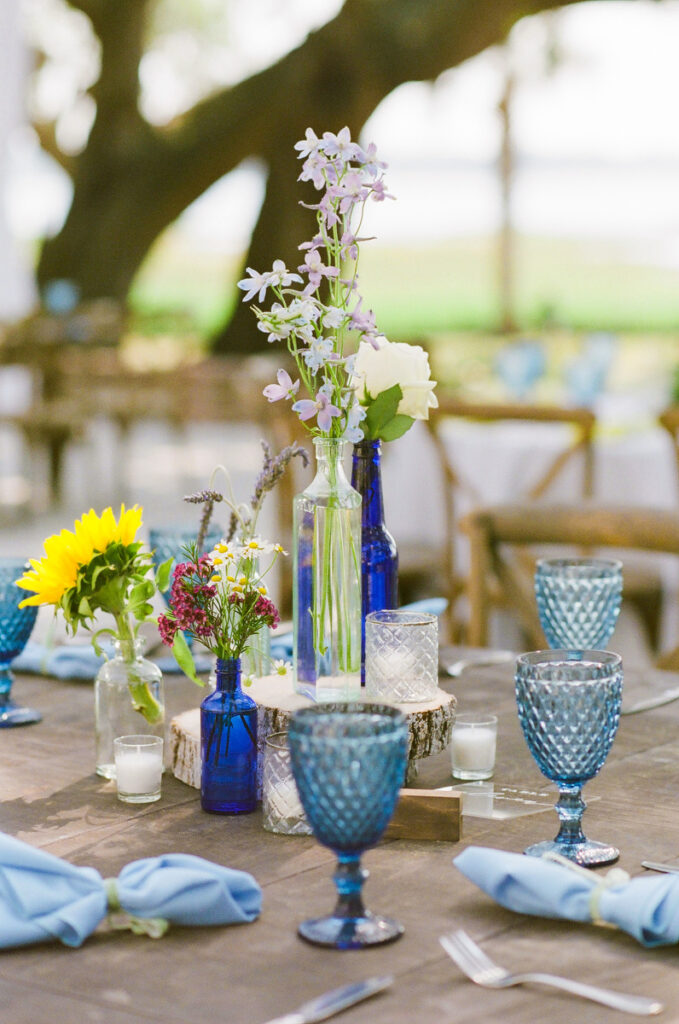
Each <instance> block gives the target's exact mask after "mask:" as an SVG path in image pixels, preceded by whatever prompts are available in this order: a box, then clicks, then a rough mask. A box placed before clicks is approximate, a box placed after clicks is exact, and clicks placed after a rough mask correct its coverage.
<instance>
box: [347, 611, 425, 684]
mask: <svg viewBox="0 0 679 1024" xmlns="http://www.w3.org/2000/svg"><path fill="white" fill-rule="evenodd" d="M438 630H439V624H438V618H437V617H436V615H430V614H429V613H427V612H414V611H407V610H405V609H384V610H382V611H377V612H370V614H369V615H367V616H366V620H365V687H366V695H367V696H368V697H369V698H370V700H374V701H386V702H387V703H390V704H408V703H414V702H418V703H422V702H426V701H430V700H434V698H435V697H436V693H437V690H438V666H439V643H438V640H439V636H438Z"/></svg>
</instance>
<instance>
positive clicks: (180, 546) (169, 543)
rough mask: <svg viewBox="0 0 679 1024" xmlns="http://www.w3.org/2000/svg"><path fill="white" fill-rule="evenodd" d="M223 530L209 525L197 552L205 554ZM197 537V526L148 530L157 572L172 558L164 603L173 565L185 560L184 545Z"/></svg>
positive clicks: (152, 528) (215, 542) (220, 536)
mask: <svg viewBox="0 0 679 1024" xmlns="http://www.w3.org/2000/svg"><path fill="white" fill-rule="evenodd" d="M222 536H223V532H222V529H221V527H220V526H216V525H213V526H210V528H209V529H208V531H207V534H206V535H205V543H204V544H203V548H202V550H201V551H200V552H199V553H200V554H201V555H202V554H205V552H206V551H211V550H212V548H213V547H214V546H215V544H218V543H219V541H220V540H221V539H222ZM197 537H198V527H197V526H152V527H151V528H150V530H149V547H150V548H151V558H152V560H153V568H154V570H155V571H156V572H158V568H159V567H160V566H161V565H162V564H163V562H167V560H168V558H171V559H172V566H171V568H170V586H169V588H168V589H167V590H166V591H165V592H164V594H163V599H164V601H165V603H166V604H169V602H170V592H171V589H172V574H173V572H174V570H175V567H176V566H177V565H178V564H180V563H181V562H185V561H186V559H187V557H188V556H187V554H186V550H185V549H186V546H187V545H188V544H193V543H195V541H196V539H197ZM184 636H185V638H186V642H187V643H188V644H189V646H191V644H192V643H193V639H192V637H190V636H188V634H186V633H185V634H184Z"/></svg>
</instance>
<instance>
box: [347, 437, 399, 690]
mask: <svg viewBox="0 0 679 1024" xmlns="http://www.w3.org/2000/svg"><path fill="white" fill-rule="evenodd" d="M380 466H381V443H380V442H379V441H361V442H359V444H355V445H354V451H353V458H352V464H351V486H352V487H355V488H356V490H357V491H358V493H359V494H360V495H361V498H362V499H363V504H362V505H361V605H362V613H361V686H365V619H366V616H367V615H369V614H370V612H379V611H382V610H383V609H385V608H398V552H397V550H396V542H395V541H394V538H393V537H392V536H391V534H390V533H389V531H388V530H387V528H386V526H385V523H384V499H383V498H382V475H381V470H380Z"/></svg>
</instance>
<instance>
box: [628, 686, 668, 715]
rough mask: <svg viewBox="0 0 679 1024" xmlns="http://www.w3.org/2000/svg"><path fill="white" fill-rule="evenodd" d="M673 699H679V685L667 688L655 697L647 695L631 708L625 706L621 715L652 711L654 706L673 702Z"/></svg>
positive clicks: (659, 706)
mask: <svg viewBox="0 0 679 1024" xmlns="http://www.w3.org/2000/svg"><path fill="white" fill-rule="evenodd" d="M673 700H679V687H677V688H675V689H673V690H665V691H664V692H663V693H658V694H656V696H655V697H647V698H646V699H645V700H640V701H637V703H636V704H632V706H631V707H629V708H623V709H622V711H621V712H620V714H621V715H636V713H637V712H638V711H651V710H652V709H653V708H661V707H662V706H663V704H671V703H672V701H673Z"/></svg>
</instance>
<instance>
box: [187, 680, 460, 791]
mask: <svg viewBox="0 0 679 1024" xmlns="http://www.w3.org/2000/svg"><path fill="white" fill-rule="evenodd" d="M246 693H247V694H248V695H249V696H250V697H252V699H253V700H254V701H256V702H257V705H258V708H257V746H258V752H259V756H258V773H257V774H258V794H259V795H260V796H261V774H262V763H263V759H264V745H265V740H266V737H267V736H268V735H269V734H270V733H272V732H283V731H285V730H287V728H288V724H289V722H290V716H291V715H292V713H293V711H297V709H298V708H304V707H309V706H311V705H312V704H313V701H311V700H309V698H308V697H303V696H302V695H301V694H299V693H295V692H294V690H293V689H292V678H290V677H286V676H277V675H275V676H264V677H262V678H261V679H255V680H253V682H252V685H251V686H249V687H247V690H246ZM358 699H359V700H368V698H367V697H365V696H364V695H363V694H362V695H361V697H359V698H358ZM456 705H457V699H456V698H455V697H454V696H453V695H452V694H450V693H444V691H443V690H437V693H436V697H435V698H434V700H430V701H426V702H425V703H422V704H397V705H396V707H398V708H399V710H401V711H402V712H403V714H404V715H405V716H406V718H407V719H408V769H407V772H406V785H408V784H409V783H410V782H412V781H413V779H414V778H416V776H417V762H418V760H419V759H420V758H422V757H429V756H430V755H431V754H438V753H439V752H440V751H441V750H445V748H446V747H447V746H448V745H449V743H450V740H451V733H452V730H453V722H454V721H455V707H456ZM170 758H171V761H170V763H171V765H172V772H173V774H174V776H175V777H176V778H178V779H179V780H180V781H181V782H185V783H186V784H187V785H188V786H193V787H194V788H195V789H200V767H201V765H200V708H192V709H191V710H190V711H185V712H183V714H181V715H177V716H176V717H175V718H173V719H172V721H171V722H170Z"/></svg>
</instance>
